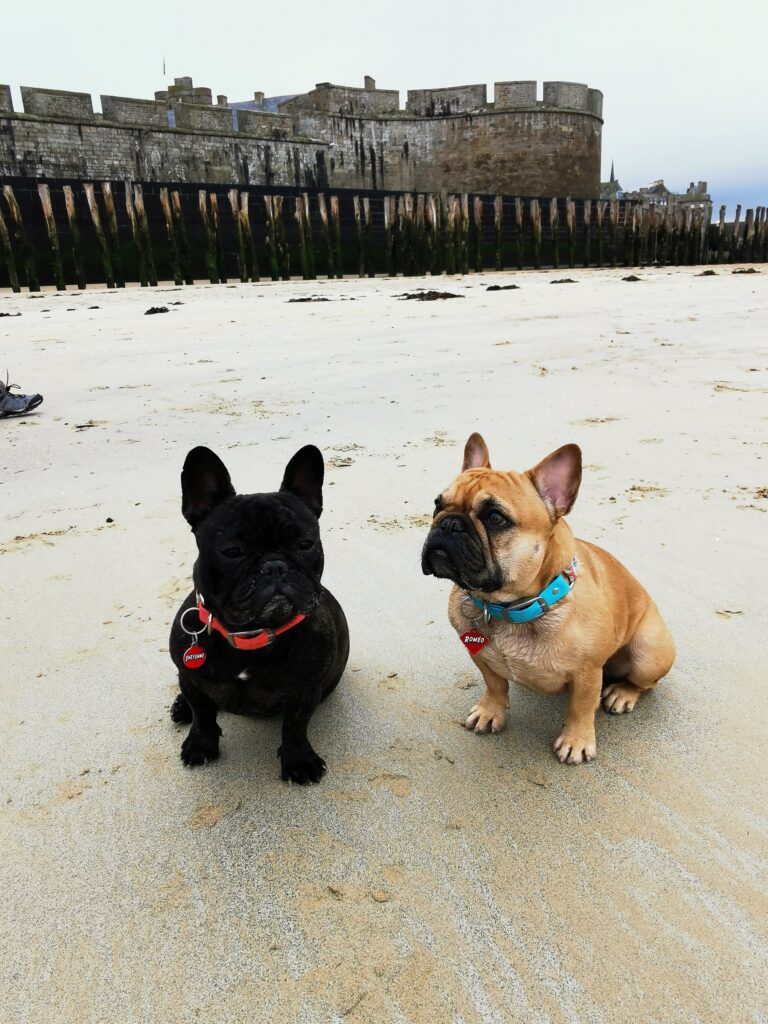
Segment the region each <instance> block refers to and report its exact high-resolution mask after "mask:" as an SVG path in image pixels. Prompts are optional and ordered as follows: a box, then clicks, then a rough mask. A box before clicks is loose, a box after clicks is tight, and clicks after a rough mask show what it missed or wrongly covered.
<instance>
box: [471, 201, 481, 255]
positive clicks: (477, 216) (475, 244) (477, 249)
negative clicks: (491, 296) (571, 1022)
mask: <svg viewBox="0 0 768 1024" xmlns="http://www.w3.org/2000/svg"><path fill="white" fill-rule="evenodd" d="M472 227H473V231H472V269H473V270H474V271H476V272H477V273H478V274H479V273H480V271H481V270H482V269H483V200H482V199H481V198H480V196H475V197H474V198H473V200H472Z"/></svg>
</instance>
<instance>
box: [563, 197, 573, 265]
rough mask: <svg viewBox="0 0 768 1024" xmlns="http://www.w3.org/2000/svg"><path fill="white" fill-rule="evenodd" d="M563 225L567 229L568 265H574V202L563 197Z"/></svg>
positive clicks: (569, 198)
mask: <svg viewBox="0 0 768 1024" xmlns="http://www.w3.org/2000/svg"><path fill="white" fill-rule="evenodd" d="M565 225H566V228H567V230H568V266H569V267H575V266H576V203H574V201H573V200H572V199H571V197H570V196H566V198H565Z"/></svg>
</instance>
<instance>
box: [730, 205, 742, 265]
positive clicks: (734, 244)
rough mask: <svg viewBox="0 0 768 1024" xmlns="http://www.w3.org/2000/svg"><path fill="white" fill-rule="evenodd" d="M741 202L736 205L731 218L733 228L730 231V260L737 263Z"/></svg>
mask: <svg viewBox="0 0 768 1024" xmlns="http://www.w3.org/2000/svg"><path fill="white" fill-rule="evenodd" d="M740 221H741V203H739V204H738V205H737V206H736V215H735V217H734V218H733V230H732V231H731V253H730V262H731V263H738V261H739V256H740V254H741V238H740V235H741V224H740Z"/></svg>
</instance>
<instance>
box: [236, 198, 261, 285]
mask: <svg viewBox="0 0 768 1024" xmlns="http://www.w3.org/2000/svg"><path fill="white" fill-rule="evenodd" d="M237 216H238V220H239V221H240V230H241V232H242V236H243V241H244V243H245V251H246V259H247V262H248V266H247V270H248V272H249V274H250V278H251V280H252V281H258V280H259V261H258V258H257V256H256V243H255V241H254V238H253V228H252V227H251V211H250V196H249V194H248V192H241V193H240V209H239V211H238V214H237Z"/></svg>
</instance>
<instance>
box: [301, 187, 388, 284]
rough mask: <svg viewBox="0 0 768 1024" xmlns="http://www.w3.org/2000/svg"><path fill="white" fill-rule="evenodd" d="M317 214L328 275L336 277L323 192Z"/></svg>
mask: <svg viewBox="0 0 768 1024" xmlns="http://www.w3.org/2000/svg"><path fill="white" fill-rule="evenodd" d="M386 202H387V199H386V197H385V198H384V203H385V225H386ZM317 212H318V214H319V216H320V234H321V235H322V236H323V242H324V243H325V254H326V264H327V266H326V271H325V272H326V274H327V275H328V277H335V276H336V275H335V271H334V266H333V264H334V258H333V242H332V240H331V231H330V228H329V226H328V208H327V206H326V205H325V196H324V195H323V193H322V192H321V193H320V194H319V195H318V197H317Z"/></svg>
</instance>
